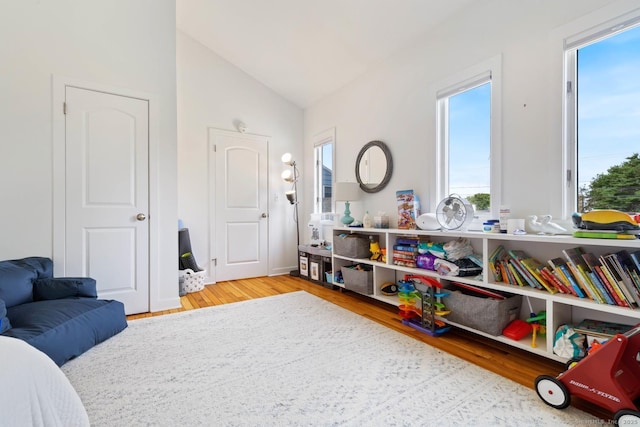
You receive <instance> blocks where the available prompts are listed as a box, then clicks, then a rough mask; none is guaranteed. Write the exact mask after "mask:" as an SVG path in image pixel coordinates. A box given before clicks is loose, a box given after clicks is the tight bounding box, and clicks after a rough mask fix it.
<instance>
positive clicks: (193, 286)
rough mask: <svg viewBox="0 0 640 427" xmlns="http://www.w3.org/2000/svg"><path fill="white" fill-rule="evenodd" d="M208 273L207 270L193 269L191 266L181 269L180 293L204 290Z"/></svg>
mask: <svg viewBox="0 0 640 427" xmlns="http://www.w3.org/2000/svg"><path fill="white" fill-rule="evenodd" d="M206 275H207V271H206V270H202V271H193V270H192V269H190V268H187V269H186V270H179V282H180V294H181V295H182V294H185V293H191V292H198V291H201V290H203V289H204V279H205V277H206Z"/></svg>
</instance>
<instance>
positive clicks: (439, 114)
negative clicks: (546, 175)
mask: <svg viewBox="0 0 640 427" xmlns="http://www.w3.org/2000/svg"><path fill="white" fill-rule="evenodd" d="M489 81H490V82H491V109H490V115H491V119H490V120H491V123H490V129H491V131H490V132H491V148H490V153H491V160H490V168H491V175H490V188H491V191H490V193H491V216H492V217H495V218H497V217H498V214H499V209H500V205H501V203H502V188H503V186H502V55H496V56H494V57H492V58H489V59H488V60H486V61H483V62H481V63H479V64H477V65H475V66H473V67H470V68H468V69H467V70H465V71H463V72H460V73H458V74H456V75H454V76H451V77H449V78H447V79H446V80H443V81H441V82H440V83H439V84H438V85H437V86H436V88H437V89H436V91H435V98H436V123H437V124H436V141H437V143H436V156H435V158H436V164H435V168H434V169H433V170H434V171H435V177H434V179H433V180H432V182H433V183H434V184H433V185H432V188H431V194H433V195H434V196H432V198H431V200H430V202H431V206H434V207H435V206H437V205H438V203H439V202H440V200H442V199H443V198H444V197H446V196H448V194H445V193H446V191H445V190H446V189H447V188H448V182H447V180H448V178H447V174H446V173H444V172H445V171H446V168H447V159H448V145H447V134H448V129H447V125H448V122H449V121H448V117H447V114H448V105H447V104H448V102H447V101H448V100H445V102H441V101H442V98H443V97H449V96H451V95H453V94H455V93H459V92H462V91H465V90H468V89H471V88H473V87H477V86H480V85H481V84H484V83H487V82H489Z"/></svg>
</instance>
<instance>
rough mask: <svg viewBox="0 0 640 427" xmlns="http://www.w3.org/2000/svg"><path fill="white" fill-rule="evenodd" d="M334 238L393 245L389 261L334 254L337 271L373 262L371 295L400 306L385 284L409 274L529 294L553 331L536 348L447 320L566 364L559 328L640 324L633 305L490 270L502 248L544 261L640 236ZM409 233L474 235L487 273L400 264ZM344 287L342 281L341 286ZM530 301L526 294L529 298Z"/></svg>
mask: <svg viewBox="0 0 640 427" xmlns="http://www.w3.org/2000/svg"><path fill="white" fill-rule="evenodd" d="M333 233H334V238H333V239H334V241H335V239H336V238H337V236H339V235H341V234H344V233H358V234H362V235H363V236H366V237H367V238H368V237H369V236H372V237H373V238H374V239H377V240H378V241H379V242H380V246H381V247H383V248H388V256H387V260H386V262H385V263H383V262H378V261H372V260H369V259H366V258H365V259H360V258H348V257H344V256H340V255H336V254H335V253H334V254H333V269H334V271H337V270H340V269H341V268H342V267H344V266H347V265H351V264H354V263H361V264H369V265H371V266H373V294H371V295H369V296H370V297H371V298H375V299H377V300H381V301H384V302H386V303H389V304H393V305H398V300H397V297H393V296H385V295H383V294H382V293H381V292H380V286H381V285H382V284H383V283H385V282H389V281H392V282H397V281H398V280H400V279H402V278H403V277H404V275H405V274H407V273H410V274H420V275H424V276H431V277H435V278H437V279H439V280H440V281H441V282H443V283H445V284H446V282H450V281H458V282H462V283H468V284H471V285H475V286H479V287H483V288H486V289H493V290H499V291H503V292H509V293H512V294H516V295H522V296H523V297H528V301H530V302H531V306H532V308H533V311H534V312H536V313H537V312H539V311H543V310H544V311H546V313H547V319H546V330H547V334H546V336H543V337H538V339H537V347H535V348H533V347H532V346H531V336H528V337H525V338H523V339H522V340H520V341H514V340H512V339H510V338H507V337H505V336H503V335H498V336H494V335H490V334H486V333H484V332H481V331H478V330H474V329H472V328H469V327H467V326H464V325H459V324H456V323H453V322H449V321H447V319H443V320H445V321H447V323H449V324H451V325H453V326H456V327H459V328H462V329H466V330H469V331H472V332H475V333H478V334H480V335H483V336H486V337H488V338H491V339H494V340H497V341H500V342H504V343H506V344H509V345H512V346H514V347H518V348H521V349H523V350H526V351H530V352H532V353H535V354H539V355H541V356H544V357H547V358H550V359H555V360H558V361H561V362H565V361H566V359H564V358H562V357H559V356H557V355H555V354H554V353H553V342H554V334H555V331H556V330H557V329H558V327H559V326H561V325H564V324H571V323H578V322H580V321H581V320H583V319H587V318H588V319H596V320H604V321H613V322H618V323H624V324H629V325H635V324H637V323H640V310H639V309H633V308H626V307H620V306H616V305H609V304H598V303H596V302H594V301H592V300H591V299H587V298H578V297H575V296H572V295H566V294H551V293H549V292H547V291H542V290H537V289H534V288H531V287H520V286H512V285H508V284H505V283H495V282H494V281H493V275H492V274H491V273H490V272H489V271H488V269H487V268H486V266H487V265H488V259H489V256H490V255H491V253H492V252H493V251H494V250H495V249H496V248H497V247H498V246H499V245H503V246H504V247H505V248H508V249H520V250H523V251H525V252H527V253H528V254H529V255H531V256H532V257H535V258H537V259H538V260H540V261H541V262H546V261H547V260H549V259H552V258H555V257H561V256H562V250H563V249H568V248H574V247H577V246H580V247H582V248H585V249H588V251H589V252H593V253H594V254H595V255H602V254H605V253H612V252H615V251H618V250H620V249H627V250H629V251H634V250H637V249H640V240H638V239H636V240H610V239H582V238H574V237H572V236H564V235H563V236H541V235H533V234H528V235H508V234H500V233H482V232H444V231H424V230H400V229H377V228H349V227H335V228H334V231H333ZM401 236H402V237H404V236H419V237H421V238H424V239H429V240H431V241H433V242H443V243H444V242H447V241H450V240H452V239H456V238H459V237H464V238H467V239H469V241H470V242H471V245H472V247H473V248H474V252H475V253H476V254H479V255H481V257H482V261H483V266H484V269H483V273H482V274H481V275H479V276H475V277H457V276H440V275H438V274H436V273H435V272H434V271H430V270H424V269H419V268H410V267H403V266H399V265H394V264H393V262H392V256H391V253H392V249H393V246H394V245H395V244H396V239H398V238H399V237H401ZM336 285H338V286H341V285H340V284H337V283H336ZM523 299H524V298H523ZM529 315H530V309H529V305H528V303H527V302H523V304H522V307H521V313H520V318H521V319H523V320H524V319H527V318H528V317H529Z"/></svg>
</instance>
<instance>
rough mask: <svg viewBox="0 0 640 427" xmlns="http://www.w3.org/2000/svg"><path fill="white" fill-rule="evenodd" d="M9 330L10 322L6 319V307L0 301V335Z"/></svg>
mask: <svg viewBox="0 0 640 427" xmlns="http://www.w3.org/2000/svg"><path fill="white" fill-rule="evenodd" d="M9 329H11V322H9V318H8V317H7V307H6V306H5V304H4V301H3V300H1V299H0V334H2V333H4V332H5V331H8V330H9Z"/></svg>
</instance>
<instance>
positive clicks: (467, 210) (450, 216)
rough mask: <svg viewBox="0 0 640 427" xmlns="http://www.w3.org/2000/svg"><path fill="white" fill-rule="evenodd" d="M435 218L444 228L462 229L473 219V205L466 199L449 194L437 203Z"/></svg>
mask: <svg viewBox="0 0 640 427" xmlns="http://www.w3.org/2000/svg"><path fill="white" fill-rule="evenodd" d="M436 218H437V219H438V223H439V224H440V226H441V227H442V228H443V229H444V230H464V229H466V228H467V227H468V226H469V224H470V223H471V221H473V206H472V205H471V203H469V201H468V200H467V199H464V198H462V197H460V196H458V195H457V194H451V195H449V196H447V197H445V198H444V199H442V201H440V203H438V207H437V208H436Z"/></svg>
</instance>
